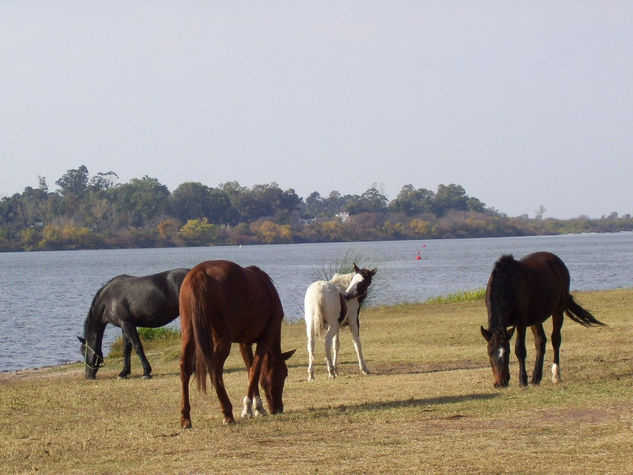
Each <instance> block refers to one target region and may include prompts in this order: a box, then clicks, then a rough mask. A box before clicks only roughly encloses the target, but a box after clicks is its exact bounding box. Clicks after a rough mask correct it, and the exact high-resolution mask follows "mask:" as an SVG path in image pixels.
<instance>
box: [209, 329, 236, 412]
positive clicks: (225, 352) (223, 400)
mask: <svg viewBox="0 0 633 475" xmlns="http://www.w3.org/2000/svg"><path fill="white" fill-rule="evenodd" d="M214 340H215V339H214ZM230 351H231V342H230V341H229V342H225V341H217V340H216V341H215V353H214V358H215V365H214V367H213V368H209V376H211V382H212V383H213V387H215V393H216V394H217V395H218V399H219V400H220V407H221V408H222V414H224V423H225V424H234V423H235V418H234V417H233V405H232V404H231V400H230V399H229V395H228V394H227V393H226V388H225V387H224V378H223V376H222V372H223V371H224V362H225V361H226V358H227V357H228V356H229V352H230Z"/></svg>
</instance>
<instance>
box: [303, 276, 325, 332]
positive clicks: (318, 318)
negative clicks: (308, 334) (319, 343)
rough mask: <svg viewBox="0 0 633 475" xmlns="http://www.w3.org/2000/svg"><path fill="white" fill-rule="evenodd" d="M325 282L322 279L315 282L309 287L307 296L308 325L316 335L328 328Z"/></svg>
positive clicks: (305, 305) (306, 313)
mask: <svg viewBox="0 0 633 475" xmlns="http://www.w3.org/2000/svg"><path fill="white" fill-rule="evenodd" d="M324 283H325V282H322V281H319V282H314V283H313V284H312V285H310V287H308V290H307V291H306V296H305V302H304V308H305V320H306V325H307V326H309V327H310V328H311V330H312V334H313V335H314V336H322V335H324V334H325V332H326V330H327V321H326V318H325V316H326V308H325V305H326V302H325V293H324V289H323V284H324Z"/></svg>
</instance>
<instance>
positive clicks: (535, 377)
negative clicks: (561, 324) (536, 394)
mask: <svg viewBox="0 0 633 475" xmlns="http://www.w3.org/2000/svg"><path fill="white" fill-rule="evenodd" d="M531 328H532V333H533V334H534V347H535V348H536V360H535V361H534V373H532V381H530V382H531V383H532V384H539V383H540V382H541V379H542V378H543V360H544V359H545V344H546V343H547V337H546V336H545V330H543V324H542V323H537V324H536V325H532V327H531Z"/></svg>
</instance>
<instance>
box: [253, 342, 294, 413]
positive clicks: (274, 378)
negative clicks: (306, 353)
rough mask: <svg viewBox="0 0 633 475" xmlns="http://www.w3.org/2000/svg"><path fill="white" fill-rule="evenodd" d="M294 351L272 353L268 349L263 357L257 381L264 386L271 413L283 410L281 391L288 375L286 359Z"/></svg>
mask: <svg viewBox="0 0 633 475" xmlns="http://www.w3.org/2000/svg"><path fill="white" fill-rule="evenodd" d="M295 351H296V350H292V351H286V352H285V353H279V354H274V352H272V351H270V352H268V353H267V354H266V356H265V357H264V361H263V363H262V369H261V373H260V375H259V382H260V384H261V385H262V388H264V394H265V395H266V401H267V402H268V409H269V410H270V413H271V414H281V413H282V412H284V402H283V392H284V384H285V383H286V378H287V377H288V367H287V366H286V361H287V360H288V359H289V358H290V357H291V356H292V355H294V353H295Z"/></svg>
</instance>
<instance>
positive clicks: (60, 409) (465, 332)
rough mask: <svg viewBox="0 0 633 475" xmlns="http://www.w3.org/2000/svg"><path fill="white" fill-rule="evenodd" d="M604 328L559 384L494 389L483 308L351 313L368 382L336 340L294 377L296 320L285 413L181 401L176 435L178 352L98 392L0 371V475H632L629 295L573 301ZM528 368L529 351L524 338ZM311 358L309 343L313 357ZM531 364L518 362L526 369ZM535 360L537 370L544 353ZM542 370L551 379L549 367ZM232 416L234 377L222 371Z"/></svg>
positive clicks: (238, 378) (99, 383)
mask: <svg viewBox="0 0 633 475" xmlns="http://www.w3.org/2000/svg"><path fill="white" fill-rule="evenodd" d="M577 301H579V303H581V305H583V306H585V307H587V308H589V309H591V310H592V311H593V312H594V314H595V315H596V317H597V318H598V319H600V320H602V321H604V322H605V323H607V324H608V325H609V326H608V327H605V328H589V329H587V328H583V327H581V326H580V325H577V324H575V323H573V322H571V321H569V320H567V321H566V323H565V326H564V328H563V346H562V355H561V359H562V361H561V363H562V364H561V366H562V371H563V373H562V374H563V383H562V384H559V385H553V384H552V383H551V382H550V381H549V380H546V381H544V382H543V383H542V384H541V385H540V386H538V387H530V388H528V389H521V388H519V387H518V386H517V365H516V363H515V362H514V361H513V364H512V368H511V372H512V380H511V386H510V387H509V388H507V389H504V390H495V389H494V388H493V387H492V375H491V371H490V368H489V366H488V362H487V355H486V351H485V344H484V341H483V339H482V338H481V336H480V334H479V325H481V324H483V323H485V320H486V316H485V315H486V313H485V308H484V304H483V301H478V302H466V303H458V304H416V305H402V306H396V307H379V308H373V309H368V310H366V311H364V313H363V314H362V315H361V316H362V327H361V337H362V341H363V346H364V350H365V356H366V359H367V364H368V366H369V368H370V370H372V371H373V374H371V375H369V376H363V375H361V374H360V373H359V372H358V366H357V363H356V357H355V354H354V350H353V346H352V343H351V339H350V338H349V336H348V335H347V334H346V333H344V334H343V337H342V342H341V346H342V347H341V352H342V354H341V361H342V368H341V376H340V377H339V378H337V379H335V380H329V379H327V377H326V370H325V366H324V364H321V365H319V366H317V367H316V380H315V381H313V382H307V381H306V376H307V372H306V362H307V354H306V349H305V335H304V326H303V324H292V325H286V326H285V327H284V329H283V333H284V334H283V342H284V343H283V346H284V349H290V348H294V347H297V348H298V350H297V353H296V355H295V356H294V357H293V359H292V360H291V361H290V375H289V378H288V381H287V383H286V391H285V397H284V402H285V406H286V413H285V414H283V415H280V416H267V417H264V418H258V419H253V420H246V421H243V420H238V423H237V424H236V425H235V426H232V427H226V426H223V425H222V422H221V421H222V417H221V414H220V412H219V404H218V402H217V399H216V397H215V395H214V394H209V395H206V396H205V395H200V394H198V393H197V392H196V391H195V390H194V391H192V420H193V429H192V430H181V429H180V427H179V403H180V389H179V378H178V364H177V355H178V349H177V346H171V347H167V348H160V349H153V350H150V352H149V354H148V357H149V359H150V361H151V363H152V366H153V367H154V374H155V377H154V378H153V379H151V380H148V381H145V380H142V379H140V377H139V376H140V368H139V364H138V360H137V359H134V360H133V377H132V378H131V379H129V380H127V381H118V380H117V379H116V374H117V372H118V370H119V369H120V368H119V367H120V361H108V366H107V367H106V368H104V369H102V370H101V371H100V372H99V375H98V379H97V380H96V381H85V380H84V379H83V373H82V369H81V367H80V366H79V365H73V366H71V367H65V368H52V369H46V370H42V371H35V372H21V373H9V374H4V375H0V419H1V421H2V424H1V426H0V471H2V472H3V473H6V472H31V471H45V472H132V473H148V472H187V473H189V472H214V473H218V472H220V473H221V472H250V473H252V472H264V473H272V472H284V473H288V472H291V473H310V472H335V473H342V472H413V471H415V472H419V471H431V472H449V471H451V472H453V471H456V472H471V471H474V472H504V471H510V472H517V471H518V472H521V471H535V472H584V473H587V472H605V471H606V472H632V471H633V456H632V455H631V449H632V448H633V447H632V446H633V442H632V440H633V396H632V395H633V392H632V388H633V325H632V324H631V318H630V317H631V315H632V313H633V291H631V290H617V291H611V292H595V293H582V294H577ZM528 338H529V339H528V352H529V354H528V358H530V357H533V356H534V351H533V349H532V344H531V337H528ZM317 351H318V353H317V355H318V358H319V360H322V356H323V348H322V345H319V347H318V348H317ZM532 361H533V360H532V359H529V361H528V364H532ZM546 364H547V365H548V366H549V365H550V364H551V348H549V346H548V353H547V355H546ZM547 371H549V370H547ZM225 377H226V382H227V386H228V390H229V394H230V396H231V398H232V400H233V403H234V404H235V413H236V415H239V407H238V405H239V404H240V400H241V397H242V396H243V393H244V391H245V389H246V375H245V372H244V370H243V367H242V363H241V361H240V359H239V352H238V351H235V350H234V351H233V353H232V355H231V357H230V359H229V361H228V364H227V373H226V375H225Z"/></svg>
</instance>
